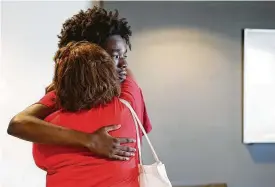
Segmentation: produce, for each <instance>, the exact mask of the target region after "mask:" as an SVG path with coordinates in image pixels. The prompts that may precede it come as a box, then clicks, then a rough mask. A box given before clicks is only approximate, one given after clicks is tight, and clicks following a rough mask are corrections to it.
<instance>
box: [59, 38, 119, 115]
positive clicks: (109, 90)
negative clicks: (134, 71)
mask: <svg viewBox="0 0 275 187" xmlns="http://www.w3.org/2000/svg"><path fill="white" fill-rule="evenodd" d="M57 58H58V61H57V62H56V66H55V75H54V84H55V90H56V96H57V98H56V99H57V100H56V102H57V106H58V107H59V108H61V109H63V110H65V111H69V112H76V111H79V110H82V109H91V108H93V107H97V106H99V105H105V104H108V103H109V102H110V101H112V99H113V98H114V97H115V96H119V94H120V84H119V78H118V74H117V72H116V68H115V64H114V62H113V60H112V58H111V56H110V55H109V54H108V53H107V52H106V51H105V50H104V49H102V48H101V47H99V46H98V45H96V44H92V43H90V42H84V41H82V42H70V43H69V44H67V45H66V46H65V47H63V48H61V49H59V53H58V57H57Z"/></svg>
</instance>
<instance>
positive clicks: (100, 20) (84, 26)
mask: <svg viewBox="0 0 275 187" xmlns="http://www.w3.org/2000/svg"><path fill="white" fill-rule="evenodd" d="M112 35H120V36H121V37H122V38H123V39H124V40H125V42H126V44H127V45H128V47H129V49H131V43H130V36H131V35H132V31H131V27H130V26H129V25H128V22H127V20H126V18H119V13H118V11H117V10H115V11H114V12H112V11H110V12H108V11H106V10H105V9H103V8H99V7H96V6H95V7H93V8H92V9H91V8H89V9H88V10H86V11H83V10H81V11H80V12H79V13H78V14H76V15H74V16H73V17H71V18H69V19H67V20H66V21H65V23H64V24H63V26H62V30H61V33H60V35H58V38H59V43H58V47H59V48H61V47H64V46H66V45H67V44H68V43H69V42H72V41H75V42H78V41H83V40H86V41H88V42H91V43H95V44H97V45H99V46H101V47H104V46H103V45H104V43H105V42H106V40H107V39H108V37H110V36H112Z"/></svg>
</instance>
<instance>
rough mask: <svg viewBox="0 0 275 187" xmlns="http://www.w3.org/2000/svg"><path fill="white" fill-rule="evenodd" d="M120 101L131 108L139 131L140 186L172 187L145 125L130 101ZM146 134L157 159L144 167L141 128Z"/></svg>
mask: <svg viewBox="0 0 275 187" xmlns="http://www.w3.org/2000/svg"><path fill="white" fill-rule="evenodd" d="M120 101H121V102H122V103H123V104H124V105H125V106H126V107H127V108H129V110H130V112H131V114H132V116H133V119H134V123H135V126H136V131H137V145H138V152H139V160H140V165H139V184H140V187H172V184H171V182H170V181H169V179H168V176H167V174H166V169H165V166H164V164H163V163H162V162H161V161H160V160H159V158H158V156H157V154H156V151H155V149H154V148H153V146H152V143H151V141H150V139H149V137H148V136H147V133H146V131H145V130H144V128H143V125H142V124H141V122H140V120H139V118H138V116H137V114H136V113H135V111H134V109H133V108H132V106H131V105H130V104H129V103H128V101H126V100H124V99H120ZM138 127H140V129H141V131H142V132H143V134H144V137H145V138H146V140H147V142H148V144H149V147H150V149H151V151H152V154H153V156H154V159H155V161H156V162H155V163H154V164H152V165H143V164H142V157H141V143H140V133H139V128H138Z"/></svg>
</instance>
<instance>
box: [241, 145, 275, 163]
mask: <svg viewBox="0 0 275 187" xmlns="http://www.w3.org/2000/svg"><path fill="white" fill-rule="evenodd" d="M245 147H246V148H247V149H248V151H249V153H250V155H251V158H252V159H253V161H254V162H255V163H275V152H274V150H275V145H274V144H251V145H245Z"/></svg>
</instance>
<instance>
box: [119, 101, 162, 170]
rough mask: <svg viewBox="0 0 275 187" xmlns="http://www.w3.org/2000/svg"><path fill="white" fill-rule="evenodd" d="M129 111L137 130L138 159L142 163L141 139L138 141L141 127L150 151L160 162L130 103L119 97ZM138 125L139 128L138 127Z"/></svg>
mask: <svg viewBox="0 0 275 187" xmlns="http://www.w3.org/2000/svg"><path fill="white" fill-rule="evenodd" d="M119 100H120V101H121V102H122V103H123V104H124V105H125V106H126V107H127V108H128V109H129V110H130V112H131V114H132V116H133V119H134V123H135V126H136V132H137V145H138V152H139V160H140V164H141V165H142V157H141V141H140V133H139V128H140V129H141V131H142V133H143V134H144V137H145V139H146V140H147V142H148V144H149V147H150V149H151V151H152V154H153V157H154V159H155V161H156V162H160V160H159V158H158V155H157V153H156V151H155V149H154V147H153V145H152V143H151V141H150V139H149V137H148V135H147V133H146V131H145V129H144V127H143V125H142V123H141V122H140V120H139V118H138V116H137V114H136V112H135V111H134V109H133V108H132V106H131V105H130V103H129V102H128V101H126V100H124V99H119ZM138 127H139V128H138Z"/></svg>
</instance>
